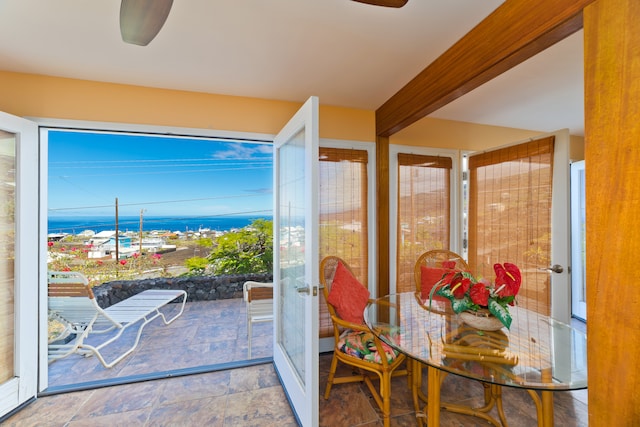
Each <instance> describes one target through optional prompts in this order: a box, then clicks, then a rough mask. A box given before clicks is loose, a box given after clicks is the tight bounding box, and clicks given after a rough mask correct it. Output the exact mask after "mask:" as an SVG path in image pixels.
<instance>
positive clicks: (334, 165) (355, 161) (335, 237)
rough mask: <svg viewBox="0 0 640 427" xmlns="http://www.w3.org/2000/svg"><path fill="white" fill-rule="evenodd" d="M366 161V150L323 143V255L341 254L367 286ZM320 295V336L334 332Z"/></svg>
mask: <svg viewBox="0 0 640 427" xmlns="http://www.w3.org/2000/svg"><path fill="white" fill-rule="evenodd" d="M367 162H368V154H367V152H366V151H364V150H353V149H343V148H327V147H320V166H319V177H320V202H319V204H320V219H319V234H320V239H319V243H320V259H322V258H324V257H326V256H329V255H335V256H339V257H340V258H342V259H343V260H344V261H345V262H346V263H348V264H349V266H350V267H351V269H352V270H353V272H354V274H355V276H356V277H357V278H358V280H359V281H360V282H361V283H362V284H363V285H365V286H367V287H368V274H367V273H368V262H367V260H368V256H369V255H368V243H369V242H368V227H369V224H368V215H367V203H368V194H367V185H368V177H367ZM320 298H321V301H320V336H321V337H326V336H331V334H333V327H332V325H331V319H330V318H329V313H328V311H327V308H326V304H325V302H324V296H323V295H322V294H321V295H320Z"/></svg>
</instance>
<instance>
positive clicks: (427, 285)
mask: <svg viewBox="0 0 640 427" xmlns="http://www.w3.org/2000/svg"><path fill="white" fill-rule="evenodd" d="M456 271H457V270H453V269H450V268H438V267H426V266H424V265H421V266H420V296H421V297H422V299H429V293H431V289H433V287H434V286H435V285H436V283H438V282H439V281H440V280H442V278H443V277H445V276H446V275H453V274H454V273H455V272H456ZM433 300H434V301H448V299H446V298H444V297H441V296H439V295H436V294H433Z"/></svg>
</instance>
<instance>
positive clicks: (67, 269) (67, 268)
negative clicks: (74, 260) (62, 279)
mask: <svg viewBox="0 0 640 427" xmlns="http://www.w3.org/2000/svg"><path fill="white" fill-rule="evenodd" d="M62 271H71V268H69V267H65V268H63V269H62Z"/></svg>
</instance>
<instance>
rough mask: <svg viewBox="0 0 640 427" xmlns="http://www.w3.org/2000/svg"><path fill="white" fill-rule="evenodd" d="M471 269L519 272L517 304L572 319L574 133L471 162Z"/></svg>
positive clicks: (487, 154)
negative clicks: (502, 267) (503, 266)
mask: <svg viewBox="0 0 640 427" xmlns="http://www.w3.org/2000/svg"><path fill="white" fill-rule="evenodd" d="M469 195H470V196H469V265H470V266H471V268H472V270H473V271H474V272H475V273H476V274H479V275H480V276H483V277H493V274H494V273H493V264H494V263H504V262H512V263H514V264H516V265H518V266H519V267H520V270H521V271H522V277H523V284H522V288H521V290H520V294H519V296H518V302H519V304H520V305H522V306H524V307H526V308H528V309H531V310H534V311H538V312H540V313H544V314H550V315H551V316H552V317H553V318H555V319H557V320H560V321H563V322H565V323H568V322H569V321H570V301H571V298H570V295H571V294H570V292H571V289H570V271H571V269H570V264H571V260H570V251H569V211H570V210H569V133H568V131H567V130H563V131H559V132H556V133H555V134H553V135H549V136H546V137H540V138H538V139H535V140H530V141H527V142H524V143H518V144H514V145H511V146H508V147H501V148H497V149H495V150H488V151H485V152H482V153H478V154H473V155H471V156H470V157H469Z"/></svg>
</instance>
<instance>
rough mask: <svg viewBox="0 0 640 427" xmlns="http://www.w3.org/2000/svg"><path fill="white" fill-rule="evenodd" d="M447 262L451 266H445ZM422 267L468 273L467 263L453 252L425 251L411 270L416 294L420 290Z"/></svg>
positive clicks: (442, 250)
mask: <svg viewBox="0 0 640 427" xmlns="http://www.w3.org/2000/svg"><path fill="white" fill-rule="evenodd" d="M447 262H448V263H451V264H452V265H451V266H447ZM443 263H444V264H443ZM422 267H432V268H450V269H453V270H460V271H469V265H468V264H467V262H466V261H465V260H464V259H463V258H462V257H461V256H460V255H458V254H457V253H455V252H452V251H449V250H446V249H434V250H431V251H427V252H425V253H423V254H422V255H420V256H419V257H418V260H417V261H416V263H415V266H414V268H413V276H414V278H415V282H416V291H417V292H420V291H421V290H422ZM434 285H435V283H434Z"/></svg>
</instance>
